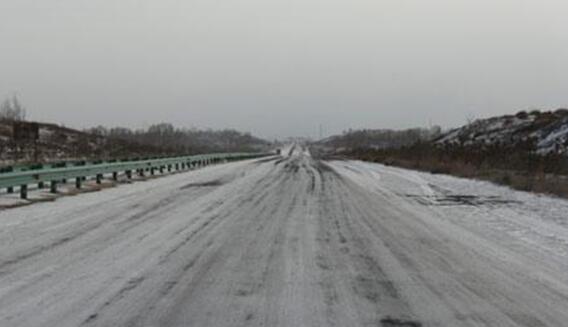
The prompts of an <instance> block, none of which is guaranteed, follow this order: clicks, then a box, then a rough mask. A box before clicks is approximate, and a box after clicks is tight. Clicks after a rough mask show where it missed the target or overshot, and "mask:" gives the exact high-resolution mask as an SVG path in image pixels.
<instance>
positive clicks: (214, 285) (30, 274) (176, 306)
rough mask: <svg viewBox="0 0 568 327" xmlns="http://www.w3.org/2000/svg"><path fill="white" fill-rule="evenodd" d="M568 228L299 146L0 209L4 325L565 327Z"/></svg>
mask: <svg viewBox="0 0 568 327" xmlns="http://www.w3.org/2000/svg"><path fill="white" fill-rule="evenodd" d="M567 217H568V201H564V200H559V199H554V198H549V197H544V196H537V195H532V194H527V193H522V192H514V191H510V190H508V189H506V188H503V187H498V186H493V185H491V184H488V183H484V182H476V181H468V180H463V179H457V178H453V177H448V176H434V175H429V174H424V173H418V172H411V171H407V170H402V169H397V168H389V167H385V166H381V165H376V164H369V163H362V162H355V161H353V162H351V161H332V162H320V161H318V160H315V159H313V158H312V157H311V156H310V155H309V153H308V152H306V151H305V150H302V149H301V148H299V147H296V148H295V149H293V150H292V151H291V153H290V155H288V153H286V156H285V157H274V158H268V159H261V160H250V161H243V162H237V163H230V164H225V165H218V166H212V167H207V168H204V169H201V170H197V171H192V172H188V173H183V174H177V175H172V176H167V177H163V178H159V179H155V180H151V181H146V182H140V183H134V184H132V185H126V186H120V187H117V188H113V189H108V190H105V191H102V192H98V193H90V194H83V195H80V196H76V197H63V198H60V199H58V200H57V201H55V202H51V203H40V204H36V205H33V206H28V207H22V208H16V209H10V210H5V211H2V212H0V326H2V327H4V326H6V327H20V326H33V327H36V326H37V327H40V326H41V327H51V326H53V327H67V326H73V327H74V326H113V327H116V326H156V327H157V326H160V327H161V326H164V327H168V326H199V327H201V326H266V327H271V326H290V327H298V326H346V327H350V326H378V327H419V326H451V327H456V326H492V327H495V326H526V327H543V326H551V327H562V326H568V218H567Z"/></svg>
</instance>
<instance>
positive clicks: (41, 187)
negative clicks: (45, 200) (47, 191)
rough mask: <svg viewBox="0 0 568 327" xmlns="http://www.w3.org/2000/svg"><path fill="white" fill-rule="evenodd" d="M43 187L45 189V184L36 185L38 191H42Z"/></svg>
mask: <svg viewBox="0 0 568 327" xmlns="http://www.w3.org/2000/svg"><path fill="white" fill-rule="evenodd" d="M44 187H45V184H44V183H43V182H39V183H37V188H39V189H40V190H41V189H43V188H44Z"/></svg>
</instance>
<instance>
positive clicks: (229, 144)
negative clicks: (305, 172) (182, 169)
mask: <svg viewBox="0 0 568 327" xmlns="http://www.w3.org/2000/svg"><path fill="white" fill-rule="evenodd" d="M86 132H87V133H89V134H92V135H96V136H100V137H103V138H105V139H106V140H107V141H108V142H114V141H117V140H120V141H126V142H128V143H134V144H138V145H145V146H150V147H153V148H156V149H159V150H160V151H161V152H163V153H164V154H173V153H183V154H192V153H203V152H227V151H230V152H232V151H234V152H238V151H258V150H261V149H263V148H265V147H266V146H267V145H268V142H266V141H264V140H262V139H259V138H256V137H254V136H252V135H251V134H250V133H242V132H238V131H236V130H231V129H225V130H218V131H217V130H198V129H189V128H176V127H174V126H173V125H172V124H169V123H160V124H155V125H152V126H150V127H148V128H146V129H130V128H125V127H115V128H106V127H103V126H98V127H95V128H91V129H88V130H86Z"/></svg>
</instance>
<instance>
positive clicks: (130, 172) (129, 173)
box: [126, 170, 132, 179]
mask: <svg viewBox="0 0 568 327" xmlns="http://www.w3.org/2000/svg"><path fill="white" fill-rule="evenodd" d="M126 177H127V178H128V179H131V178H132V171H131V170H127V171H126Z"/></svg>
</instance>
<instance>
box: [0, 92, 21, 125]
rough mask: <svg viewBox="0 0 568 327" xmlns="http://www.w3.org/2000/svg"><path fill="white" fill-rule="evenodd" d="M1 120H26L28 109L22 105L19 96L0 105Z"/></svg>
mask: <svg viewBox="0 0 568 327" xmlns="http://www.w3.org/2000/svg"><path fill="white" fill-rule="evenodd" d="M0 120H4V121H24V120H26V108H24V106H23V105H22V104H21V103H20V100H18V97H17V96H15V95H14V96H12V97H11V98H8V99H6V100H4V102H2V104H1V105H0Z"/></svg>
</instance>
